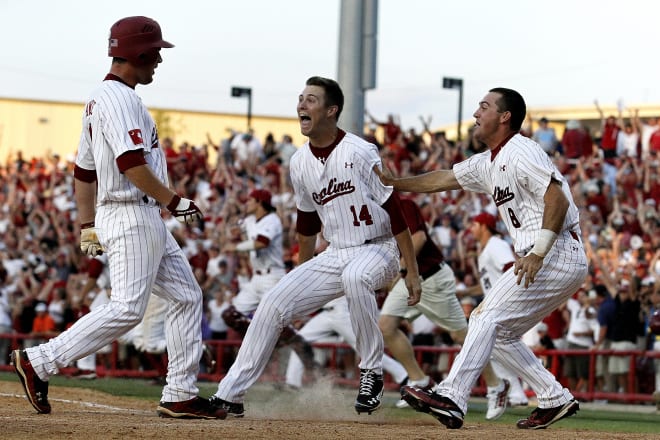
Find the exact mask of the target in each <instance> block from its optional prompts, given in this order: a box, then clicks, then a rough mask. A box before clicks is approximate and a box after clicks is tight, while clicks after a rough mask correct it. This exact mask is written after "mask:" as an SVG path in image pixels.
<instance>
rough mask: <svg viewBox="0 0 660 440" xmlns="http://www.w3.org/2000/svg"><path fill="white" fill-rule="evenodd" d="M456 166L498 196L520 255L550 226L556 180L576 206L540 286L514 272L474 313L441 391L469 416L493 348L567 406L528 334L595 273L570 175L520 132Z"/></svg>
mask: <svg viewBox="0 0 660 440" xmlns="http://www.w3.org/2000/svg"><path fill="white" fill-rule="evenodd" d="M453 171H454V175H455V177H456V179H457V180H458V183H459V184H460V185H461V186H462V187H463V188H464V189H466V190H470V191H474V192H479V193H486V194H491V195H492V196H493V198H494V201H495V204H496V205H497V207H498V210H499V213H500V218H501V219H502V220H503V221H504V223H505V224H506V226H507V229H508V232H509V234H510V235H511V237H512V238H513V241H514V249H515V251H516V252H517V253H518V254H519V255H525V254H526V253H527V252H529V250H530V249H531V248H532V246H533V244H534V242H535V240H536V238H537V236H538V233H539V231H540V230H541V228H542V216H543V210H544V202H543V197H544V194H545V192H546V190H547V188H548V185H549V184H550V181H551V178H552V179H555V180H558V181H560V182H561V183H562V189H563V192H564V194H565V195H566V198H567V199H568V200H569V204H570V206H569V208H568V211H567V213H566V217H565V220H564V225H563V227H562V230H561V232H560V233H559V234H558V237H557V241H556V242H555V244H554V245H553V247H552V249H551V250H550V252H549V253H548V254H547V255H546V256H545V259H544V261H543V266H542V267H541V269H540V270H539V272H538V273H537V274H536V277H535V281H534V283H533V284H531V285H530V286H529V287H528V288H525V287H524V283H521V284H520V285H518V284H517V276H516V275H514V270H508V271H506V272H505V273H504V274H502V276H501V277H499V278H498V279H497V280H496V281H495V282H494V283H493V285H492V287H491V289H490V290H489V293H488V295H487V296H486V298H485V299H484V301H483V302H482V303H481V304H480V305H479V307H478V308H477V309H475V311H474V312H473V313H472V315H471V317H470V326H469V331H468V334H467V337H466V340H465V343H464V344H463V348H462V349H461V351H460V353H459V355H458V356H457V357H456V360H455V362H454V365H453V366H452V368H451V371H450V373H449V375H448V377H447V378H446V379H445V380H444V381H443V382H442V383H440V384H438V386H437V388H436V389H435V391H436V392H437V393H439V394H441V395H443V396H447V397H448V398H450V399H451V400H452V401H454V402H455V403H456V404H457V405H458V406H459V408H461V410H462V411H463V413H465V412H466V410H467V400H468V398H469V396H470V391H471V388H472V385H473V384H474V382H475V381H476V379H477V378H478V376H479V374H480V373H481V370H482V368H483V367H484V365H485V364H486V363H487V362H488V359H489V358H490V356H491V352H492V356H493V358H494V359H495V360H496V361H497V362H499V363H500V364H501V365H502V366H504V367H505V368H507V369H509V370H511V371H513V372H515V373H516V374H518V375H519V376H520V377H521V378H522V379H523V380H524V381H526V382H527V383H528V384H529V385H530V386H531V387H532V389H533V390H534V392H535V393H536V395H537V397H538V402H539V408H552V407H557V406H560V405H563V404H566V403H568V402H569V401H570V400H571V399H572V398H573V396H572V395H571V394H570V392H569V391H568V390H567V389H564V388H563V387H562V386H561V384H560V383H559V382H558V381H557V380H556V379H555V377H554V376H553V375H552V373H550V372H549V371H548V370H546V369H545V368H544V367H543V365H542V364H541V362H540V361H539V360H538V359H537V358H536V356H535V355H534V353H533V352H532V351H531V350H530V349H529V348H528V347H527V346H526V345H525V344H524V343H523V342H522V341H521V336H522V334H523V333H525V332H526V331H527V330H529V329H530V328H532V327H533V326H534V325H535V324H536V323H537V322H539V321H540V320H541V319H542V318H543V317H545V316H546V315H547V314H549V313H550V312H551V311H552V310H554V309H555V308H557V307H558V306H559V305H560V304H562V303H563V302H564V301H566V300H567V299H568V298H569V297H570V296H571V295H572V294H573V293H574V292H575V291H576V290H577V289H578V288H579V287H580V285H581V284H582V283H583V281H584V278H585V276H586V274H587V262H586V256H585V253H584V249H583V247H582V244H581V243H580V241H579V239H578V237H579V235H580V229H579V218H578V210H577V207H576V206H575V203H574V202H573V198H572V196H571V194H570V189H569V188H568V185H567V183H566V180H565V179H564V178H563V176H561V174H560V173H559V171H558V170H557V168H556V167H555V166H554V165H553V164H552V162H551V161H550V159H549V158H548V156H547V154H545V153H544V152H543V150H542V149H541V147H540V146H539V145H538V144H536V143H535V142H533V141H532V140H530V139H528V138H525V137H523V136H521V135H519V134H517V135H514V136H513V137H512V138H511V139H510V140H508V142H506V143H505V144H504V146H503V147H502V148H501V149H500V150H499V151H498V150H493V151H486V152H484V153H480V154H476V155H474V156H472V157H470V158H469V159H467V160H465V161H463V162H460V163H458V164H456V165H454V167H453Z"/></svg>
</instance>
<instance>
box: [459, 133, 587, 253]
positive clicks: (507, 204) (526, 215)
mask: <svg viewBox="0 0 660 440" xmlns="http://www.w3.org/2000/svg"><path fill="white" fill-rule="evenodd" d="M491 155H492V154H491V151H484V152H483V153H479V154H475V155H474V156H471V157H470V158H468V159H466V160H464V161H463V162H460V163H457V164H455V165H454V167H453V170H454V175H455V176H456V180H458V183H459V184H460V185H461V186H462V187H463V188H464V189H466V190H469V191H474V192H479V193H486V194H490V195H491V196H492V197H493V200H494V202H495V205H497V209H498V211H499V213H500V218H501V219H502V221H503V222H504V224H506V227H507V230H508V231H509V235H511V238H512V240H513V244H514V249H515V251H516V253H518V254H519V255H524V254H525V253H526V252H528V251H529V250H530V249H531V248H532V246H533V245H534V242H535V241H536V238H537V237H538V234H539V231H540V230H541V226H542V221H543V209H544V206H545V205H544V203H543V196H544V195H545V192H546V190H547V188H548V185H549V184H550V179H551V178H554V179H555V180H558V181H560V182H561V184H562V190H563V191H564V195H565V196H566V198H567V199H568V201H569V207H568V211H567V213H566V218H565V219H564V225H563V227H562V231H566V230H570V231H574V232H576V233H577V234H578V235H579V234H580V225H579V214H578V209H577V206H575V202H573V196H572V195H571V191H570V188H569V187H568V183H567V182H566V179H564V176H562V175H561V173H560V172H559V170H558V169H557V167H555V165H554V164H553V163H552V161H551V160H550V158H549V157H548V155H547V154H546V153H545V152H544V151H543V149H542V148H541V147H540V146H539V144H537V143H536V142H534V141H533V140H531V139H529V138H526V137H524V136H522V135H520V134H516V135H515V136H513V137H512V138H511V139H510V140H509V141H508V142H507V143H506V144H505V145H504V146H503V147H502V148H501V150H500V151H499V152H498V153H497V154H496V155H495V158H494V159H493V160H491Z"/></svg>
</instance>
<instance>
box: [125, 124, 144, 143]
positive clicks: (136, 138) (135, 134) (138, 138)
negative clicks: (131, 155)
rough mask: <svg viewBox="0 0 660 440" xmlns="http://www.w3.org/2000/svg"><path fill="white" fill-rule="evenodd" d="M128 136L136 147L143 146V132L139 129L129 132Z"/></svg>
mask: <svg viewBox="0 0 660 440" xmlns="http://www.w3.org/2000/svg"><path fill="white" fill-rule="evenodd" d="M128 135H129V136H130V137H131V140H132V141H133V143H134V144H135V145H142V144H143V143H144V141H143V140H142V131H141V130H140V129H139V128H136V129H134V130H128Z"/></svg>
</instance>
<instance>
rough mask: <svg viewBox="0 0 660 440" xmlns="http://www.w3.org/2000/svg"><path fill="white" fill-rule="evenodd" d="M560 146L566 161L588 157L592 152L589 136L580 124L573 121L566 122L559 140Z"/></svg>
mask: <svg viewBox="0 0 660 440" xmlns="http://www.w3.org/2000/svg"><path fill="white" fill-rule="evenodd" d="M561 145H562V148H563V149H564V156H565V157H566V158H567V159H579V158H581V157H589V156H591V154H592V150H593V142H592V140H591V136H590V135H589V133H588V132H587V130H585V129H584V127H582V124H580V122H579V121H576V120H575V119H571V120H569V121H567V122H566V130H565V131H564V134H563V136H562V138H561Z"/></svg>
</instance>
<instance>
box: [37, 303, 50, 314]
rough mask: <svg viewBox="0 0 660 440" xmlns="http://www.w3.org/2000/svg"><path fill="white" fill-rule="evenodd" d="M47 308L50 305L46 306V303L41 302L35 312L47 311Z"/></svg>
mask: <svg viewBox="0 0 660 440" xmlns="http://www.w3.org/2000/svg"><path fill="white" fill-rule="evenodd" d="M46 310H48V307H46V304H44V303H39V304H37V306H36V307H35V308H34V311H35V312H45V311H46Z"/></svg>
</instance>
